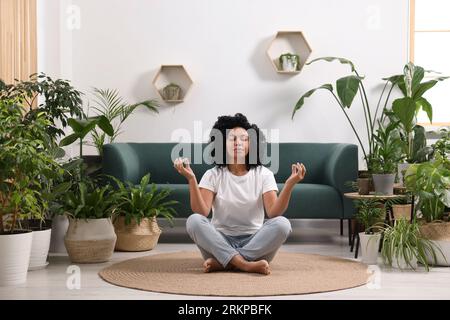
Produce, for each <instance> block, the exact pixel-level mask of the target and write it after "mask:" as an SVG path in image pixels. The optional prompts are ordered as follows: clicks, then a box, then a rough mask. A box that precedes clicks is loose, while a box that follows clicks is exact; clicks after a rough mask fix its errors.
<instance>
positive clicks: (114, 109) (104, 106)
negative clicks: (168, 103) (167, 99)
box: [91, 88, 159, 155]
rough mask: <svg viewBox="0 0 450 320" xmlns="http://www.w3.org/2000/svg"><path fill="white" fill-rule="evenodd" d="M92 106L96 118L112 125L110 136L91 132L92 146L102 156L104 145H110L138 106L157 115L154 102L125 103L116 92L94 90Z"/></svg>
mask: <svg viewBox="0 0 450 320" xmlns="http://www.w3.org/2000/svg"><path fill="white" fill-rule="evenodd" d="M94 96H95V99H94V106H93V107H91V108H92V110H94V111H95V113H96V114H97V115H98V116H102V117H105V118H106V119H108V121H109V122H110V123H111V124H112V128H113V130H112V134H109V137H108V136H107V134H106V132H105V131H104V130H103V131H100V130H98V129H97V128H94V129H93V130H92V140H93V143H92V144H93V145H94V146H95V147H96V149H97V152H98V154H99V155H102V154H103V148H102V147H103V145H104V144H105V143H112V142H114V140H115V139H116V138H117V137H118V136H119V135H120V134H121V133H122V131H121V127H122V124H123V123H124V122H125V120H127V119H128V117H129V116H130V115H131V114H132V113H133V112H134V111H135V109H136V108H138V107H139V106H144V107H146V108H147V109H148V110H150V111H152V112H156V113H158V109H157V107H158V106H159V105H158V102H157V101H156V100H145V101H141V102H138V103H135V104H128V103H126V102H125V101H124V100H123V98H122V97H120V96H119V92H118V91H117V90H111V89H106V90H104V89H98V88H94Z"/></svg>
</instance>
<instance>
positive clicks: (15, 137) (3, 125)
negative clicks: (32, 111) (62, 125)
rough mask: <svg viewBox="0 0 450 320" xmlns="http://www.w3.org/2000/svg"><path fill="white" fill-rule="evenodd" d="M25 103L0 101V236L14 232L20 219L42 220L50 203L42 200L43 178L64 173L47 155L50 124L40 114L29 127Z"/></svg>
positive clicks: (9, 100) (16, 100)
mask: <svg viewBox="0 0 450 320" xmlns="http://www.w3.org/2000/svg"><path fill="white" fill-rule="evenodd" d="M22 103H23V101H21V100H20V98H19V97H16V98H14V99H6V98H2V99H0V232H1V233H4V232H6V231H8V232H10V233H13V232H15V230H16V228H17V226H18V223H19V221H20V220H21V219H27V218H38V219H42V218H43V215H44V214H45V212H46V210H47V206H48V203H47V202H46V201H44V198H43V197H42V196H41V192H42V188H43V187H42V177H44V176H49V175H51V174H53V173H54V172H60V171H61V170H62V169H61V168H60V167H59V165H58V164H57V163H56V161H55V160H54V158H53V157H52V156H50V155H49V154H48V152H47V150H48V148H49V146H50V144H51V138H50V137H49V134H48V131H47V129H48V127H49V125H51V124H50V121H49V120H48V118H47V117H46V115H45V114H44V113H37V114H36V116H35V119H34V121H33V122H31V123H27V122H26V121H24V116H23V115H24V113H25V110H24V108H23V107H22ZM8 218H9V219H8ZM6 220H8V221H9V226H6V224H4V222H6Z"/></svg>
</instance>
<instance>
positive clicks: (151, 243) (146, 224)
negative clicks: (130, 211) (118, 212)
mask: <svg viewBox="0 0 450 320" xmlns="http://www.w3.org/2000/svg"><path fill="white" fill-rule="evenodd" d="M114 229H115V231H116V235H117V242H116V250H117V251H148V250H152V249H153V248H154V247H155V246H156V244H157V243H158V239H159V236H160V234H161V229H160V228H159V226H158V221H157V220H156V218H155V217H153V218H151V219H150V218H145V219H142V220H141V224H140V225H138V224H137V223H136V220H134V219H133V220H132V221H131V223H130V224H129V225H125V217H123V216H119V217H118V218H117V219H116V220H115V221H114Z"/></svg>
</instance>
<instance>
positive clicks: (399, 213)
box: [392, 204, 411, 220]
mask: <svg viewBox="0 0 450 320" xmlns="http://www.w3.org/2000/svg"><path fill="white" fill-rule="evenodd" d="M392 213H393V214H394V220H400V219H401V218H405V219H406V220H411V204H393V205H392Z"/></svg>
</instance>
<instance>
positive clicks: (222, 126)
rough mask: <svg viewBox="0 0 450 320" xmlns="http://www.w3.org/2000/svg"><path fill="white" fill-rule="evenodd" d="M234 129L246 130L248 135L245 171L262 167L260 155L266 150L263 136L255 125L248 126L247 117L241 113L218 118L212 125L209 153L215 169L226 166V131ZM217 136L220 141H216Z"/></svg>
mask: <svg viewBox="0 0 450 320" xmlns="http://www.w3.org/2000/svg"><path fill="white" fill-rule="evenodd" d="M236 127H240V128H243V129H245V130H247V132H248V134H249V152H248V154H247V155H246V156H245V164H246V166H247V170H250V169H252V168H256V167H258V166H260V165H262V161H261V155H264V154H265V153H264V152H265V148H266V139H265V136H264V134H263V133H262V132H261V130H260V129H259V128H258V126H257V125H256V124H250V122H248V120H247V117H246V116H244V115H243V114H242V113H236V114H235V115H234V116H220V117H218V118H217V121H216V123H214V126H213V127H212V130H211V133H210V143H211V144H212V145H213V146H212V147H213V148H212V151H211V156H212V157H213V164H215V165H216V166H217V167H225V166H226V165H227V162H226V158H227V152H226V139H227V133H228V132H227V130H231V129H233V128H236ZM217 136H219V137H220V138H221V139H216V137H217ZM216 151H219V152H216Z"/></svg>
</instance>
